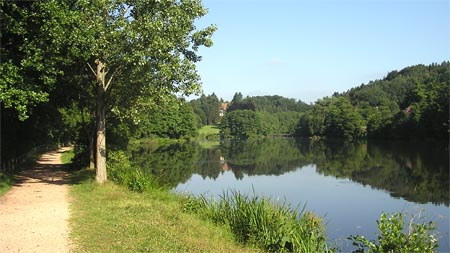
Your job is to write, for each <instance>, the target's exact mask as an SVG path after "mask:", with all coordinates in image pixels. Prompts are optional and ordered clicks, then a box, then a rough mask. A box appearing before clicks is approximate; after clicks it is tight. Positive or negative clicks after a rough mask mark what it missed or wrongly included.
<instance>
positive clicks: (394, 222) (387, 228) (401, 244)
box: [348, 213, 438, 252]
mask: <svg viewBox="0 0 450 253" xmlns="http://www.w3.org/2000/svg"><path fill="white" fill-rule="evenodd" d="M419 219H420V215H419ZM413 221H414V217H413V218H412V219H411V221H410V223H409V226H408V229H407V231H406V229H405V228H404V223H405V221H404V220H403V215H402V213H395V214H393V215H392V216H390V217H389V218H388V217H387V214H386V213H383V214H381V218H380V220H378V221H377V224H378V229H379V230H380V231H381V235H378V242H376V241H370V240H368V239H367V238H365V237H364V236H361V235H356V236H350V237H349V238H348V239H350V240H352V241H353V245H354V246H357V247H358V249H357V250H356V251H355V252H365V249H367V250H368V252H436V251H435V249H436V248H437V247H438V241H437V240H436V238H435V236H434V235H433V234H429V231H432V230H434V228H435V227H434V224H433V223H432V222H429V223H428V224H427V223H425V222H424V223H414V222H413Z"/></svg>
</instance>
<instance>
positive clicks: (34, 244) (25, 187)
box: [0, 148, 70, 252]
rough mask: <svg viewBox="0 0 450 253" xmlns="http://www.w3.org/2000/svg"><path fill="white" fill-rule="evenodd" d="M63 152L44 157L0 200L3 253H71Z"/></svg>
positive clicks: (62, 149) (63, 149)
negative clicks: (62, 165)
mask: <svg viewBox="0 0 450 253" xmlns="http://www.w3.org/2000/svg"><path fill="white" fill-rule="evenodd" d="M68 149H70V148H61V149H59V150H57V151H54V152H49V153H46V154H44V155H42V156H41V158H40V159H39V161H38V162H37V164H36V166H35V167H34V168H33V169H31V170H27V171H24V172H22V173H21V174H20V175H19V176H18V182H17V184H16V185H15V186H13V187H12V189H11V190H10V191H9V192H7V193H6V194H5V195H4V196H3V197H2V198H0V252H68V251H69V241H68V235H69V228H68V219H69V204H68V197H67V193H68V179H67V173H66V172H63V171H61V170H60V169H61V153H63V152H64V151H66V150H68Z"/></svg>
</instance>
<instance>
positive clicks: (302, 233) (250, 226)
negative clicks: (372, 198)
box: [184, 191, 333, 252]
mask: <svg viewBox="0 0 450 253" xmlns="http://www.w3.org/2000/svg"><path fill="white" fill-rule="evenodd" d="M184 209H185V210H186V211H187V212H190V213H196V214H198V215H199V216H200V217H203V218H205V219H207V220H210V221H212V222H214V223H215V224H219V225H226V226H228V227H229V228H230V230H231V231H232V232H233V234H234V236H235V238H236V239H237V240H238V241H239V242H241V243H244V244H247V245H254V246H255V247H258V248H261V249H263V251H266V252H331V251H333V249H330V248H329V247H328V245H327V244H326V236H325V228H324V226H323V224H322V219H321V218H320V217H318V216H316V215H314V214H313V213H310V212H305V211H304V208H303V209H299V208H297V209H292V208H291V207H290V205H288V204H286V203H284V202H282V203H279V202H273V201H271V199H270V198H267V197H259V196H256V195H254V196H247V195H242V194H241V193H239V192H238V191H231V192H227V193H225V194H224V195H222V196H221V198H220V200H219V201H216V200H215V199H211V200H207V199H206V198H205V197H191V198H190V199H189V200H188V201H187V202H186V204H185V205H184Z"/></svg>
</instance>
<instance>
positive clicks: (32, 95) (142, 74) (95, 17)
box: [0, 0, 216, 182]
mask: <svg viewBox="0 0 450 253" xmlns="http://www.w3.org/2000/svg"><path fill="white" fill-rule="evenodd" d="M1 4H2V26H3V24H5V26H6V27H7V29H6V31H7V32H8V33H6V34H5V33H4V32H3V29H2V41H3V37H4V35H5V36H6V38H7V39H6V40H5V41H6V45H12V46H14V47H16V51H19V53H21V55H23V57H22V59H20V58H19V61H18V60H15V59H14V53H15V51H14V50H7V49H6V48H5V47H3V45H2V58H3V56H5V57H4V58H3V62H2V65H1V71H2V74H3V73H6V74H5V75H4V77H5V78H3V79H2V81H1V83H0V88H1V91H2V97H1V101H2V102H3V103H4V106H5V107H15V108H16V109H17V111H18V112H19V115H20V116H21V117H22V118H26V116H27V112H28V110H27V108H28V107H30V106H32V105H34V104H36V103H37V102H43V101H46V99H48V92H47V89H44V86H42V85H40V83H39V82H42V83H44V84H48V85H49V86H50V87H49V88H48V89H51V88H54V87H55V84H57V82H56V81H57V75H58V74H62V72H63V70H67V69H71V68H75V69H81V70H83V71H84V72H83V75H85V74H86V73H87V74H88V75H91V79H90V80H86V79H85V78H80V79H78V80H72V82H71V83H72V84H74V85H79V86H80V87H82V88H81V89H82V90H90V92H87V94H89V95H91V96H92V97H91V100H92V99H94V101H95V102H93V103H89V105H91V106H92V105H94V106H95V108H89V110H91V111H92V112H93V114H94V115H95V119H96V124H95V126H96V133H97V134H96V143H95V144H96V145H95V146H96V150H97V152H96V163H97V164H96V168H97V177H96V178H97V181H99V182H104V181H106V131H105V130H106V117H107V116H108V115H110V114H113V116H114V117H117V118H119V119H124V118H129V119H131V120H132V119H134V118H136V117H137V115H138V114H142V113H144V112H146V111H147V112H148V110H151V109H154V108H155V107H157V105H158V104H159V102H160V101H163V102H164V100H166V99H167V98H168V97H170V95H171V94H178V95H189V94H193V93H196V92H198V91H199V90H200V77H199V75H198V73H197V71H196V68H195V63H196V62H198V61H200V60H201V57H200V56H199V55H198V54H197V52H198V49H199V48H200V47H201V46H206V47H209V46H211V45H212V40H211V35H212V34H213V32H214V31H215V30H216V27H215V26H213V25H211V26H208V27H206V28H203V29H197V28H196V26H195V25H194V21H195V20H197V19H198V18H201V17H202V16H204V15H205V14H206V13H207V11H206V9H205V8H203V6H202V5H201V2H200V1H198V0H189V1H177V0H147V1H129V0H98V1H71V0H66V1H36V2H27V3H25V4H23V3H21V2H18V3H15V2H2V3H1ZM3 21H4V22H3ZM2 28H3V27H2ZM16 42H17V43H16ZM79 66H82V67H81V68H80V67H79ZM28 69H29V71H32V72H33V71H35V72H36V74H35V75H33V73H32V74H31V75H30V76H31V78H32V79H31V81H30V80H28V79H29V78H28V77H27V76H26V75H23V73H22V72H23V71H24V70H28ZM68 73H70V74H74V73H72V72H70V71H69V72H68ZM2 76H3V75H2ZM74 78H76V77H74ZM36 80H37V81H36ZM38 81H39V82H38ZM77 81H78V82H77ZM22 83H23V85H21V84H22ZM58 85H59V83H58ZM69 88H70V91H71V92H77V90H78V89H77V88H75V87H72V86H70V87H69ZM85 94H86V93H85Z"/></svg>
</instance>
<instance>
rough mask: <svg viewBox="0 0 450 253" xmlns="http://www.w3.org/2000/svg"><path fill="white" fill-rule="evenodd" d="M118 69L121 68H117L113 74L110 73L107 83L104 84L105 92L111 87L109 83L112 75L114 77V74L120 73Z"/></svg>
mask: <svg viewBox="0 0 450 253" xmlns="http://www.w3.org/2000/svg"><path fill="white" fill-rule="evenodd" d="M120 69H121V67H118V68H117V69H116V70H115V71H114V73H112V74H111V76H110V77H109V80H108V83H106V87H105V90H106V91H107V90H108V89H109V87H110V86H111V81H112V79H113V77H114V75H115V74H116V73H118V72H119V71H120Z"/></svg>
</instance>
